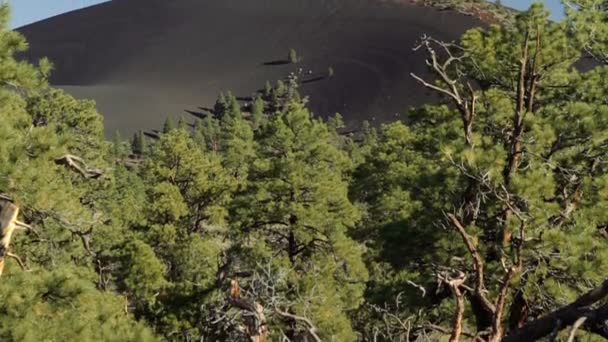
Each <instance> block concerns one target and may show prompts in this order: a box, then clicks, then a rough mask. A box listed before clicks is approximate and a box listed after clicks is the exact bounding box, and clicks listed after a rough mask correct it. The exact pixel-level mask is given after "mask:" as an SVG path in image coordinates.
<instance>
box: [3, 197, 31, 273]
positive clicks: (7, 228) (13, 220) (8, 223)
mask: <svg viewBox="0 0 608 342" xmlns="http://www.w3.org/2000/svg"><path fill="white" fill-rule="evenodd" d="M18 215H19V207H17V206H16V205H14V204H13V203H10V202H6V203H5V205H4V208H2V211H0V277H1V276H2V273H3V271H4V266H5V259H6V257H10V258H13V259H15V260H17V262H18V263H19V266H21V268H22V269H26V267H25V264H24V263H23V261H21V258H19V257H18V256H17V255H15V254H13V253H11V252H10V245H11V240H12V238H13V234H14V233H15V230H16V229H17V226H20V227H23V226H26V227H29V226H28V225H26V224H24V223H22V222H19V221H18V220H17V216H18Z"/></svg>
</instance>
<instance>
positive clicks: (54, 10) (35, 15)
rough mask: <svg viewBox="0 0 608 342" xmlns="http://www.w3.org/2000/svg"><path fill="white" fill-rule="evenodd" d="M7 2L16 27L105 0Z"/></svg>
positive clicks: (523, 0)
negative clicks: (10, 7)
mask: <svg viewBox="0 0 608 342" xmlns="http://www.w3.org/2000/svg"><path fill="white" fill-rule="evenodd" d="M200 1H204V0H200ZM251 1H255V0H251ZM8 2H9V3H10V4H11V6H12V11H13V12H12V13H13V14H12V20H11V27H13V28H16V27H20V26H23V25H26V24H29V23H33V22H35V21H38V20H42V19H45V18H48V17H52V16H54V15H58V14H61V13H65V12H68V11H71V10H75V9H78V8H82V7H86V6H91V5H95V4H98V3H101V2H105V0H8ZM544 2H545V3H546V4H547V6H548V7H549V9H550V10H551V12H552V14H553V18H554V19H559V18H560V17H561V14H562V5H561V3H560V1H559V0H544ZM502 3H503V4H505V5H506V6H509V7H513V8H517V9H525V8H527V7H528V6H530V3H532V1H530V0H502Z"/></svg>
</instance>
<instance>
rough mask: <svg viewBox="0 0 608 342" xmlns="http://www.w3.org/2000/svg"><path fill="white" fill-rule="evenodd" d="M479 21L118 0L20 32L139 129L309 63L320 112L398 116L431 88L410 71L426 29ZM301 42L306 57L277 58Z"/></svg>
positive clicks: (444, 30) (372, 4) (111, 125)
mask: <svg viewBox="0 0 608 342" xmlns="http://www.w3.org/2000/svg"><path fill="white" fill-rule="evenodd" d="M478 25H480V22H479V21H477V20H475V19H474V18H472V17H467V16H464V15H460V14H457V13H454V12H450V11H442V12H440V11H437V10H435V9H432V8H425V7H421V6H416V5H411V4H409V3H408V2H407V1H399V2H397V1H396V0H395V1H386V0H385V1H382V0H171V1H168V0H114V1H111V2H108V3H105V4H101V5H98V6H94V7H89V8H87V9H83V10H79V11H75V12H71V13H68V14H64V15H61V16H58V17H54V18H51V19H48V20H45V21H42V22H38V23H35V24H32V25H29V26H25V27H22V28H21V29H19V31H20V32H21V33H23V34H24V35H25V36H26V38H27V39H28V41H29V42H30V46H31V48H30V51H29V52H28V53H27V55H26V58H28V59H31V60H37V59H39V58H41V57H43V56H47V57H49V58H50V59H51V60H52V61H53V62H54V64H55V72H54V74H53V77H52V79H51V81H52V83H53V84H55V85H58V86H61V87H63V88H65V89H67V90H68V91H69V92H71V93H72V94H74V95H75V96H78V97H86V98H92V99H95V100H96V101H97V103H98V106H99V109H100V111H101V113H102V114H103V115H104V117H105V122H106V130H107V132H113V131H115V130H116V129H120V130H121V131H123V132H125V133H130V132H132V131H134V130H136V129H140V128H143V129H151V128H157V127H159V126H160V125H161V123H162V122H163V121H164V119H165V117H166V116H167V115H182V113H184V109H196V108H197V107H198V106H209V105H212V104H213V102H214V101H215V98H216V97H217V95H218V93H219V92H220V91H227V90H231V91H232V92H233V93H234V94H235V95H237V96H243V97H246V96H250V95H251V94H252V93H254V92H255V91H256V90H258V89H260V88H262V86H263V85H264V83H265V82H266V81H267V80H268V81H273V82H274V81H275V80H277V79H280V78H283V77H285V76H286V75H288V74H289V73H290V72H297V71H298V70H299V69H300V68H301V69H302V73H303V74H304V75H303V77H302V78H301V79H302V80H304V81H305V84H303V85H302V87H301V91H302V93H303V94H305V95H309V96H310V98H311V102H310V106H311V108H312V110H313V111H314V112H315V113H316V114H319V115H324V116H326V115H332V114H334V113H336V112H339V113H341V114H342V115H343V116H344V118H345V120H346V121H347V123H350V124H353V125H354V124H356V123H358V122H360V121H361V120H363V119H368V120H372V121H388V120H393V119H395V118H396V117H397V115H396V113H404V112H405V111H406V110H407V108H408V107H409V106H412V105H418V104H421V103H424V102H427V101H428V100H429V99H430V97H429V96H430V95H429V93H428V92H427V91H425V90H424V89H421V87H420V86H419V85H417V84H416V83H415V82H414V80H413V79H411V77H410V76H409V73H410V72H416V73H420V74H424V73H425V72H426V68H425V66H424V56H423V55H422V54H421V53H414V52H413V51H412V47H413V46H414V45H415V43H416V41H417V40H418V39H419V38H420V36H421V35H422V34H429V35H432V36H435V37H438V38H441V39H444V40H452V39H456V38H458V36H459V35H460V34H461V33H462V32H464V31H465V30H466V29H468V28H470V27H473V26H478ZM290 48H294V49H296V51H297V52H298V54H299V55H300V56H301V57H302V58H303V60H302V61H301V62H300V63H298V64H281V63H280V62H278V61H281V60H284V59H286V58H287V54H288V51H289V49H290ZM329 67H331V68H333V70H334V76H333V77H327V78H324V79H320V78H322V77H323V76H327V74H328V68H329ZM306 81H310V82H306Z"/></svg>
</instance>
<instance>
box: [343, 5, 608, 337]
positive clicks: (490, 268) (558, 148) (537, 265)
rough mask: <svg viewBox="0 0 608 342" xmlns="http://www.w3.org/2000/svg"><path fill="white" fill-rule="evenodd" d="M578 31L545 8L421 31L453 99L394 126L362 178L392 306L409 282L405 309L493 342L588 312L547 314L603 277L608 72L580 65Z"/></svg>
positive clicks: (436, 86) (539, 332) (369, 227)
mask: <svg viewBox="0 0 608 342" xmlns="http://www.w3.org/2000/svg"><path fill="white" fill-rule="evenodd" d="M565 27H566V25H564V24H563V23H550V22H549V21H548V13H547V12H546V10H544V8H543V7H542V5H540V4H534V5H532V7H531V8H530V9H529V10H528V11H526V12H523V13H521V14H520V15H519V16H518V17H517V20H516V23H515V25H514V26H512V27H499V26H493V27H491V28H489V29H481V28H478V29H473V30H471V31H468V32H467V33H466V34H465V35H464V36H463V37H462V39H461V43H460V45H461V48H456V47H455V46H454V45H450V44H445V43H442V42H439V41H436V40H433V39H432V38H428V39H426V40H423V41H422V43H421V45H420V49H421V50H426V51H427V53H428V57H429V59H428V63H429V66H430V67H431V70H432V71H433V72H434V73H435V74H436V76H437V78H438V81H437V82H435V81H433V80H425V79H422V78H420V77H418V76H416V75H415V78H416V79H417V80H418V81H419V82H420V84H421V85H422V86H425V87H428V88H430V89H432V90H435V91H438V92H439V93H440V94H441V95H443V96H445V97H446V98H447V100H448V101H450V104H451V105H452V107H447V106H427V107H423V108H421V109H419V110H418V111H416V112H415V113H413V114H414V115H412V117H413V122H414V123H413V126H412V127H411V128H407V127H405V126H403V125H401V124H392V125H387V126H385V127H383V128H382V130H381V131H380V133H379V136H378V140H377V141H376V142H374V144H373V145H372V146H371V152H370V153H369V157H368V158H369V159H368V161H367V162H365V163H363V164H362V165H361V166H360V167H359V170H358V177H357V178H358V181H357V183H356V185H355V186H354V188H353V189H354V193H353V194H354V195H356V197H357V198H359V199H360V200H361V201H364V202H367V203H368V208H369V209H368V214H367V215H368V218H367V219H366V224H364V225H363V226H362V227H361V228H360V230H359V231H358V236H359V238H360V239H370V237H371V241H369V240H363V241H365V242H367V243H368V244H369V245H370V246H374V248H373V249H372V250H373V253H370V255H369V258H370V262H371V266H370V268H372V269H374V270H375V272H376V273H374V274H373V277H374V279H378V281H379V285H378V287H377V288H375V289H370V293H371V294H372V295H373V296H375V297H373V298H379V297H380V298H381V296H383V295H386V294H383V293H382V291H383V288H384V287H389V288H391V292H392V296H394V297H393V299H391V298H390V297H391V294H389V296H388V297H385V298H384V300H386V301H387V302H392V301H394V298H395V297H396V296H397V295H396V293H398V292H400V291H406V290H407V291H406V293H408V294H407V295H405V296H401V297H399V299H400V300H401V303H402V304H401V305H402V307H404V308H405V309H403V310H401V311H400V312H398V313H397V315H400V316H401V317H408V316H409V315H411V314H416V311H418V310H421V311H419V312H420V313H421V318H420V319H424V320H429V321H433V322H443V326H444V327H446V328H447V331H449V334H451V335H452V340H457V339H458V338H459V337H460V335H461V332H462V329H464V328H465V327H466V329H468V330H472V331H473V332H474V333H475V332H482V331H486V332H487V333H488V335H487V337H486V338H485V340H487V341H500V340H503V341H510V340H536V339H538V338H540V337H543V336H547V335H549V334H551V332H552V331H555V330H557V331H559V329H563V327H565V326H567V325H570V324H573V323H574V320H575V318H568V319H566V318H565V317H566V316H561V318H559V319H560V320H561V322H562V324H565V326H564V325H560V326H557V327H556V326H555V325H554V324H547V325H543V323H542V321H535V319H536V318H537V317H538V316H539V315H541V314H545V313H548V312H551V311H553V310H557V309H558V308H560V307H561V306H563V305H564V303H568V302H572V301H574V300H575V299H576V298H577V297H578V296H580V295H582V294H583V293H585V292H586V291H589V290H592V289H593V288H594V287H596V286H601V284H602V282H603V281H604V279H605V275H606V270H607V269H608V264H607V263H606V262H605V261H604V260H605V256H604V253H605V252H606V249H605V248H602V247H601V246H602V244H603V242H598V240H597V239H598V229H599V227H601V226H602V225H603V223H602V222H604V221H605V217H604V215H603V214H599V212H598V209H599V208H603V207H604V206H605V204H604V201H603V200H601V199H600V197H601V196H600V195H599V192H598V191H600V192H601V190H600V189H601V187H598V186H597V185H594V184H598V183H602V184H603V182H604V181H603V179H604V177H605V171H606V170H605V169H604V166H603V165H602V164H601V163H598V161H599V159H597V158H598V156H601V155H605V153H606V152H608V151H607V150H606V149H605V146H606V145H605V142H606V141H605V139H606V137H607V136H608V135H606V132H608V130H607V129H608V126H607V125H606V120H605V114H606V113H608V108H607V107H606V105H605V102H603V101H598V98H596V97H594V95H592V94H598V91H599V89H606V88H604V83H605V82H604V81H603V80H602V76H599V75H603V74H604V73H605V72H606V71H605V68H604V67H601V68H596V69H594V70H591V71H589V72H585V73H581V72H579V71H577V70H576V69H573V68H572V67H571V66H572V64H574V62H576V61H577V60H578V59H579V58H580V53H579V51H581V45H580V43H579V42H577V41H576V40H575V39H571V38H570V33H569V32H568V31H567V30H566V29H565ZM440 50H441V51H444V52H445V53H446V56H445V58H446V59H441V58H440V56H439V55H438V54H437V53H436V51H440ZM450 57H453V58H450ZM470 79H475V80H476V81H477V83H478V84H479V85H481V87H483V89H476V88H475V87H474V86H473V85H472V84H470V83H469V82H470ZM599 92H600V93H601V91H599ZM599 210H600V211H601V209H599ZM436 227H443V228H444V229H437V228H436ZM419 246H425V253H420V252H419ZM583 250H592V251H593V252H592V254H588V255H587V257H583V258H581V255H582V254H581V253H583V254H584V252H583ZM409 251H413V252H414V253H411V254H410V253H408V252H409ZM438 279H439V284H438V285H437V281H438ZM406 280H407V282H406ZM411 284H414V285H415V286H418V287H420V288H422V289H425V291H426V292H425V293H426V294H427V295H429V294H430V293H434V294H430V296H431V297H430V298H428V297H427V298H424V297H422V296H421V295H420V293H417V292H416V291H415V289H413V288H412V285H411ZM599 288H602V287H599ZM381 302H382V300H381ZM565 312H568V310H565V311H562V313H561V314H560V313H559V311H558V314H557V315H563V314H564V313H565ZM375 314H377V311H376V312H368V313H366V314H364V315H366V316H368V317H369V316H372V315H375ZM568 314H572V313H571V312H570V313H568ZM527 315H530V316H531V317H528V316H527ZM381 317H387V316H386V315H384V316H382V315H381ZM556 319H557V318H556ZM431 330H432V329H431V328H429V331H431ZM507 332H508V335H507V336H506V337H504V335H506V334H507ZM402 333H404V332H402ZM503 338H504V339H503Z"/></svg>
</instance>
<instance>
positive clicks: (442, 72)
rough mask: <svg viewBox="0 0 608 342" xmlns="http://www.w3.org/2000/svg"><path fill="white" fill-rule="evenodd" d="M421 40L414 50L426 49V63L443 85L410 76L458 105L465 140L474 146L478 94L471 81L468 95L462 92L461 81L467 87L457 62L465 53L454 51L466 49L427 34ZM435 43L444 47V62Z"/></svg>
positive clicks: (468, 85) (468, 86) (468, 84)
mask: <svg viewBox="0 0 608 342" xmlns="http://www.w3.org/2000/svg"><path fill="white" fill-rule="evenodd" d="M421 40H422V41H421V43H420V44H419V45H418V46H416V47H415V48H414V51H417V50H419V49H422V48H424V49H425V50H426V52H427V55H428V59H427V60H426V64H427V65H428V66H429V67H430V68H431V70H432V71H433V73H435V74H436V75H437V76H438V77H439V79H440V80H441V81H442V82H443V86H438V85H435V84H432V83H431V82H427V81H425V80H424V79H422V78H421V77H420V76H418V75H416V74H414V73H410V76H412V77H413V78H414V79H415V80H416V81H418V82H419V83H420V84H422V85H423V86H424V87H426V88H429V89H431V90H434V91H436V92H437V93H439V94H441V95H444V96H446V97H448V98H449V99H450V100H451V101H452V102H453V104H454V105H455V106H456V108H457V109H458V111H459V112H460V115H461V119H462V123H463V128H464V133H465V134H464V135H465V142H466V144H467V145H468V146H472V145H473V141H472V134H473V122H474V120H475V115H476V113H475V111H476V103H477V95H476V94H475V91H474V89H473V87H472V86H471V84H470V83H469V82H466V90H467V92H468V95H463V94H461V91H460V90H459V82H461V83H463V84H462V85H460V86H462V87H465V84H464V82H463V81H460V80H459V79H458V78H459V77H460V76H461V75H460V74H461V72H460V71H459V70H458V64H457V63H459V62H461V61H462V60H464V58H465V55H464V54H462V55H460V56H455V55H454V53H453V50H458V51H461V52H462V51H464V49H463V48H462V47H460V46H457V45H456V44H453V43H446V42H442V41H438V40H436V39H433V38H431V37H428V36H426V35H424V36H422V39H421ZM433 45H435V46H437V47H439V48H440V49H442V51H443V52H444V53H445V55H446V56H447V57H446V59H445V61H444V62H443V63H441V62H439V60H438V57H437V53H436V52H435V49H434V48H433ZM450 70H452V73H455V74H456V78H454V77H453V76H451V75H450Z"/></svg>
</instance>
